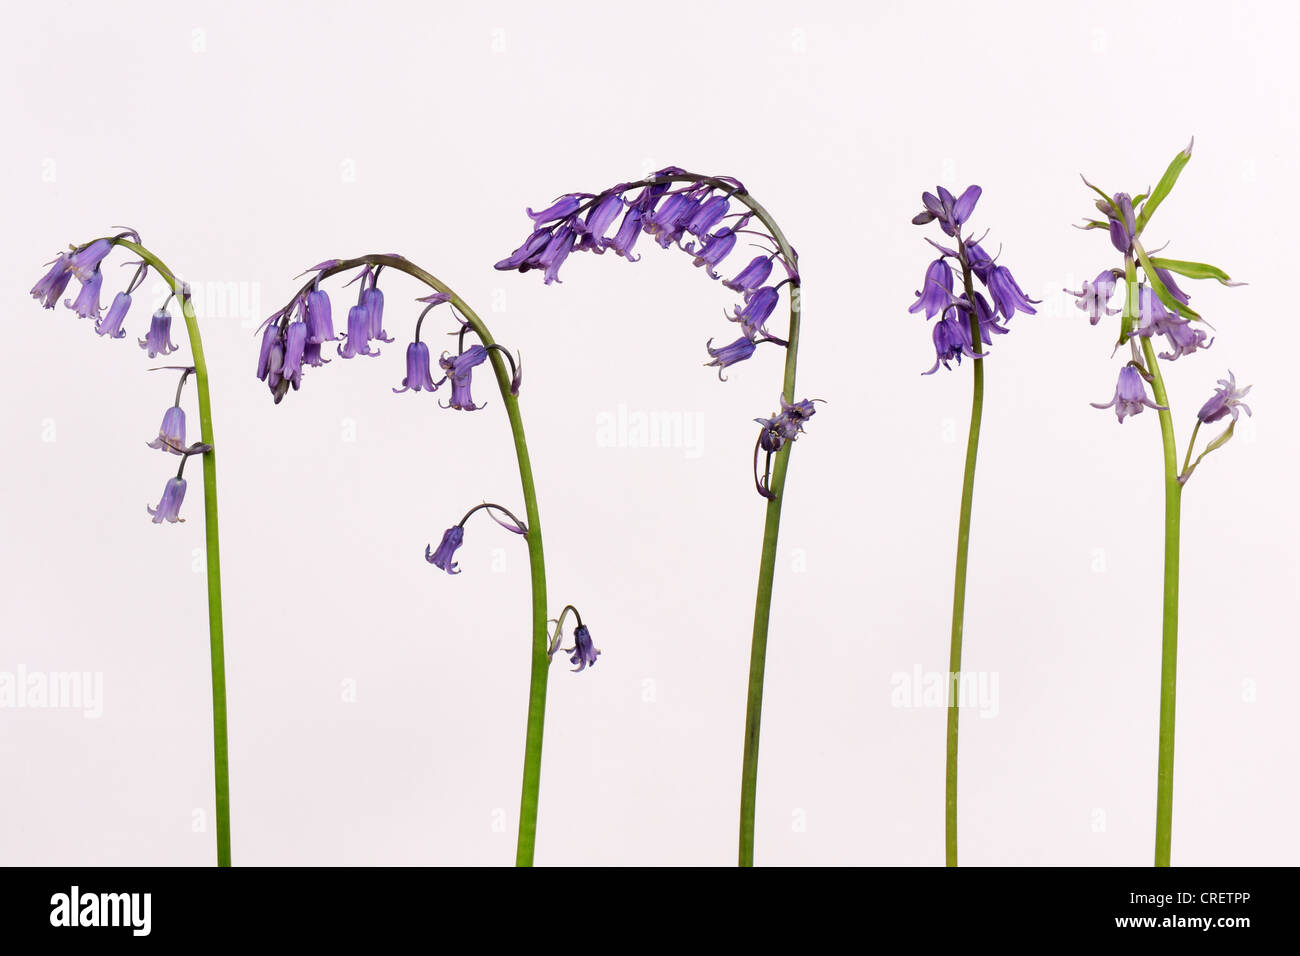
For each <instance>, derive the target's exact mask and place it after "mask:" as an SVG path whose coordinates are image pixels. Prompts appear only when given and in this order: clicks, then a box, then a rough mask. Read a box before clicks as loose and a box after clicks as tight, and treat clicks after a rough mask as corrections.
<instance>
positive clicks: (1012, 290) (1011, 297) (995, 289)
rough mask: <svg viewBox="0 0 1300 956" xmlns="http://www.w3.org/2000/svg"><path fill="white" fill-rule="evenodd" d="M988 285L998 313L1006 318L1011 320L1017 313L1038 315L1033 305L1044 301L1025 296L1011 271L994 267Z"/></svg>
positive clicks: (1002, 267) (1001, 267)
mask: <svg viewBox="0 0 1300 956" xmlns="http://www.w3.org/2000/svg"><path fill="white" fill-rule="evenodd" d="M987 285H988V290H989V295H991V296H993V302H994V304H995V305H996V306H997V308H998V311H999V312H1001V313H1002V315H1003V316H1005V317H1006V318H1008V319H1009V318H1011V317H1012V316H1013V315H1015V314H1016V312H1017V311H1020V312H1024V313H1025V314H1027V315H1037V312H1036V311H1035V310H1034V307H1033V305H1031V303H1034V304H1037V303H1039V302H1041V301H1042V300H1041V299H1031V298H1029V296H1027V295H1025V293H1024V291H1023V290H1022V289H1021V288H1020V286H1019V284H1017V282H1016V280H1015V278H1014V277H1013V276H1012V275H1011V270H1010V269H1008V268H1007V267H1006V266H994V267H993V269H992V271H990V272H989V277H988V282H987Z"/></svg>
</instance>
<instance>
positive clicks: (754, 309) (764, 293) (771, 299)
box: [731, 285, 781, 358]
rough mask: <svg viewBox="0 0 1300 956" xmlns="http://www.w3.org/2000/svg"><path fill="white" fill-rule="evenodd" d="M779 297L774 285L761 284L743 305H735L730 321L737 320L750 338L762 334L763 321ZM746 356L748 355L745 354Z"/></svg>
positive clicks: (766, 318)
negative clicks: (761, 286)
mask: <svg viewBox="0 0 1300 956" xmlns="http://www.w3.org/2000/svg"><path fill="white" fill-rule="evenodd" d="M780 299H781V293H780V291H779V290H778V289H777V288H776V286H773V285H768V286H763V288H761V289H759V290H758V291H757V292H755V293H754V294H753V295H752V296H750V297H749V301H748V302H746V303H745V305H744V307H743V308H742V307H741V306H736V307H735V309H734V311H733V313H732V316H731V321H733V322H739V323H740V324H741V325H743V326H744V328H745V334H746V335H747V336H748V337H749V338H751V339H754V338H757V337H758V336H759V335H761V334H763V331H764V330H763V323H765V322H766V321H767V320H768V317H769V316H771V314H772V312H773V310H774V309H776V304H777V302H779V301H780ZM745 357H746V358H748V357H749V356H748V355H747V356H745Z"/></svg>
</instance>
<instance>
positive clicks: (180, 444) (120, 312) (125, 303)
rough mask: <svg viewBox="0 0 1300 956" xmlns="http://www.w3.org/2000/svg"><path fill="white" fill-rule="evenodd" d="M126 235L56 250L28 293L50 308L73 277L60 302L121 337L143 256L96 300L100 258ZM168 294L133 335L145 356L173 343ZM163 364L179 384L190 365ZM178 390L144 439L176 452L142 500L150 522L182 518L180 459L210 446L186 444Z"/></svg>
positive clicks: (129, 234)
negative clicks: (123, 282) (126, 277)
mask: <svg viewBox="0 0 1300 956" xmlns="http://www.w3.org/2000/svg"><path fill="white" fill-rule="evenodd" d="M127 238H129V239H131V240H132V241H134V242H135V243H137V244H138V243H139V242H140V236H139V234H138V233H136V232H135V230H133V229H128V230H127V231H125V232H123V233H119V234H118V235H117V236H115V237H113V238H112V239H107V238H105V239H96V240H94V241H93V242H88V243H86V244H85V245H83V246H78V247H74V248H73V249H71V250H70V251H68V252H61V253H60V254H59V255H58V256H56V257H55V258H54V259H53V260H52V261H51V262H49V263H46V265H48V266H49V267H50V268H49V270H48V271H47V272H46V273H45V275H44V276H42V277H41V279H40V281H38V282H37V283H36V285H34V286H32V290H31V295H32V298H34V299H36V300H37V301H38V302H40V303H41V305H42V306H43V307H44V308H47V309H52V308H54V306H55V304H56V303H57V302H58V301H59V298H60V297H61V296H62V295H63V293H64V292H65V291H66V290H67V288H68V285H69V284H70V283H71V282H72V280H73V279H76V280H77V281H78V282H79V283H80V289H79V291H78V293H77V296H76V298H75V299H73V298H68V299H64V305H66V306H67V307H68V308H69V309H71V310H72V311H73V312H75V313H76V314H77V316H78V317H80V318H83V319H92V320H93V321H94V323H95V332H96V334H98V335H101V336H107V337H108V338H110V339H121V338H125V337H126V330H125V328H123V325H124V323H125V322H126V316H127V312H128V311H129V310H130V308H131V296H132V293H134V292H135V290H136V289H138V288H139V287H140V285H141V283H143V282H144V279H145V277H146V276H147V275H148V271H149V266H148V264H147V263H145V262H137V263H133V264H134V265H135V266H136V272H135V274H134V276H133V277H132V279H131V281H130V282H129V283H128V284H127V287H126V289H124V290H123V291H121V292H118V293H117V294H116V295H115V296H114V297H113V301H112V302H111V303H110V304H109V306H108V308H107V309H105V308H104V307H103V306H102V305H101V304H100V296H101V294H102V292H103V286H104V273H103V270H102V268H101V267H102V265H103V263H104V260H105V259H106V258H107V257H108V254H109V253H110V252H112V251H113V247H114V246H115V245H116V244H117V240H118V239H127ZM128 264H131V263H128ZM181 294H182V296H186V297H188V295H189V290H188V288H185V287H182V293H181ZM173 295H174V293H173V294H172V295H168V297H167V300H166V301H164V302H163V304H162V305H161V306H160V307H159V308H158V309H157V310H155V311H154V313H153V317H152V318H151V319H150V322H149V331H148V332H146V333H145V337H144V338H142V339H139V340H138V341H139V344H140V348H141V349H143V350H144V351H145V352H146V353H147V354H148V356H149V358H156V357H157V356H159V355H170V354H171V353H172V352H175V351H176V350H177V346H176V345H175V344H174V343H173V342H172V339H171V327H172V316H171V313H170V312H169V311H167V304H168V303H169V302H170V301H171V299H172V297H173ZM167 367H168V368H181V372H182V374H181V382H180V384H181V386H183V385H184V384H185V379H186V378H187V377H188V376H189V375H190V374H191V373H192V372H193V371H194V370H193V369H192V368H189V367H178V366H167ZM180 394H181V388H180V387H179V386H178V387H177V389H176V401H175V403H174V404H173V405H172V406H171V407H170V408H168V409H167V410H166V411H165V412H164V413H163V420H162V425H161V426H160V427H159V429H158V437H157V438H155V439H154V440H153V441H151V442H148V443H147V444H148V446H149V447H150V448H154V449H160V450H162V451H163V452H165V453H167V454H171V455H179V456H180V458H181V464H180V468H179V470H178V471H177V473H176V476H175V477H174V478H169V479H168V480H167V484H166V485H165V486H164V488H163V493H162V498H161V500H160V501H159V502H158V507H156V508H153V507H149V506H146V510H147V511H148V512H149V514H150V515H152V516H153V523H154V524H161V523H162V522H164V521H168V522H172V523H175V522H179V521H184V520H185V519H184V518H182V517H181V516H180V508H181V503H182V502H183V501H184V500H185V487H186V486H185V478H184V477H183V475H184V470H185V461H186V460H187V459H188V458H189V456H190V455H194V454H202V453H203V452H205V451H208V450H210V446H208V445H194V446H192V447H187V446H186V444H185V411H184V409H182V408H181V407H180Z"/></svg>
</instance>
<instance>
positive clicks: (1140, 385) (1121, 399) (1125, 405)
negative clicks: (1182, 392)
mask: <svg viewBox="0 0 1300 956" xmlns="http://www.w3.org/2000/svg"><path fill="white" fill-rule="evenodd" d="M1090 404H1091V405H1092V407H1093V408H1113V409H1115V414H1116V416H1117V417H1118V418H1119V420H1120V422H1121V423H1122V422H1123V421H1124V417H1125V416H1126V415H1140V414H1141V413H1142V409H1143V408H1144V407H1145V408H1154V409H1155V410H1156V411H1161V412H1163V411H1165V410H1166V409H1167V406H1165V405H1157V404H1156V403H1155V402H1153V401H1151V400H1150V399H1149V398H1147V386H1146V382H1144V381H1143V379H1142V373H1141V372H1139V371H1138V370H1137V369H1136V368H1135V367H1133V366H1132V365H1125V366H1124V367H1123V368H1122V369H1120V370H1119V381H1117V382H1116V383H1115V397H1114V398H1112V399H1111V400H1110V401H1109V402H1107V403H1106V404H1105V405H1102V404H1099V403H1097V402H1091V403H1090Z"/></svg>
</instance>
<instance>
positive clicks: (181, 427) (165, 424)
mask: <svg viewBox="0 0 1300 956" xmlns="http://www.w3.org/2000/svg"><path fill="white" fill-rule="evenodd" d="M146 444H147V445H148V446H149V447H150V448H157V449H159V450H161V451H166V452H170V453H171V454H173V455H183V454H184V453H185V409H183V408H181V407H180V406H179V405H173V406H172V407H171V408H169V409H167V411H165V412H163V419H162V425H160V426H159V428H158V437H157V438H155V439H154V440H153V441H151V442H146Z"/></svg>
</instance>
